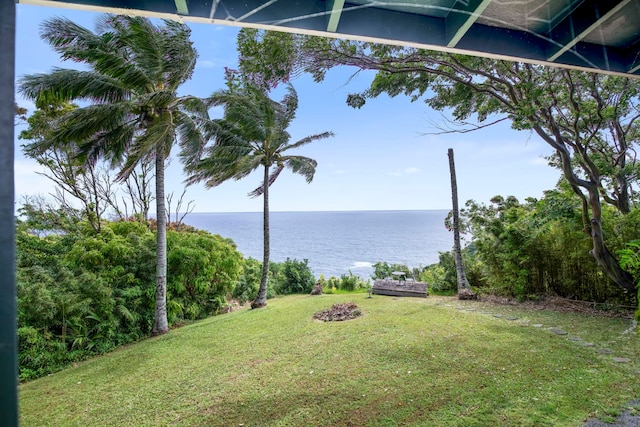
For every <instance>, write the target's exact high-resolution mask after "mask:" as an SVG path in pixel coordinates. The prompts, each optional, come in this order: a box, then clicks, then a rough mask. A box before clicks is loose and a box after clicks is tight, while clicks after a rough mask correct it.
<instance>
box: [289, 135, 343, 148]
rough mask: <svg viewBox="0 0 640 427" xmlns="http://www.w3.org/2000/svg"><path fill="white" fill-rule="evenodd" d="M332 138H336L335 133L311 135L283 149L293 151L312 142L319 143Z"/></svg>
mask: <svg viewBox="0 0 640 427" xmlns="http://www.w3.org/2000/svg"><path fill="white" fill-rule="evenodd" d="M332 136H335V135H334V133H333V132H322V133H317V134H315V135H310V136H307V137H304V138H302V139H300V140H298V141H296V142H294V143H292V144H287V145H286V146H285V147H283V150H282V151H286V150H292V149H294V148H298V147H302V146H303V145H306V144H309V143H310V142H313V141H317V140H319V139H326V138H329V137H332Z"/></svg>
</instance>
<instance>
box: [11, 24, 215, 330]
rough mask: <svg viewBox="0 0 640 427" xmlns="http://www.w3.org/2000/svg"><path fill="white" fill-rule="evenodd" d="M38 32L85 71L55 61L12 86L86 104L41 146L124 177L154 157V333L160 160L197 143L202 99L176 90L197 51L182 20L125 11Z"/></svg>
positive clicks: (159, 303) (162, 302)
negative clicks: (101, 163)
mask: <svg viewBox="0 0 640 427" xmlns="http://www.w3.org/2000/svg"><path fill="white" fill-rule="evenodd" d="M41 36H42V38H43V39H44V40H45V41H47V42H48V43H49V44H50V45H51V46H52V47H53V49H54V50H56V51H57V52H58V53H59V54H60V56H61V58H62V59H64V60H73V61H75V62H79V63H83V64H85V65H86V66H88V70H81V71H79V70H72V69H61V68H56V69H54V70H53V71H52V72H51V73H50V74H33V75H28V76H24V77H23V78H22V79H21V80H20V82H19V90H20V92H21V93H22V94H23V95H25V96H26V97H28V98H30V99H33V100H36V102H37V104H40V105H46V104H47V103H54V102H55V103H58V102H71V101H81V103H82V102H83V103H85V104H87V103H88V105H87V106H85V107H82V108H78V109H76V110H73V111H71V112H69V113H68V114H65V115H64V116H63V117H61V118H60V119H59V120H58V121H56V122H55V123H53V127H54V131H53V132H52V135H51V137H50V138H48V139H47V140H46V141H43V142H42V144H41V149H42V150H43V151H44V150H47V149H48V148H51V147H62V146H67V147H69V146H71V147H73V148H74V149H75V150H76V153H77V156H78V157H79V158H81V159H83V160H85V161H87V162H89V163H94V162H96V161H97V160H98V159H100V158H104V159H106V160H108V161H110V162H111V164H112V166H114V167H115V166H117V167H118V168H119V174H118V178H119V179H120V180H125V179H126V178H127V177H128V176H129V174H131V172H132V171H133V170H134V168H135V167H136V165H138V164H140V163H142V162H154V165H155V185H156V219H157V242H156V246H157V264H156V290H155V320H154V325H153V330H152V333H153V334H154V335H158V334H163V333H165V332H168V330H169V326H168V322H167V304H166V283H167V277H166V276H167V262H166V218H167V216H166V213H165V204H164V203H165V196H164V169H165V160H166V159H167V158H168V157H169V155H170V152H171V148H172V147H173V145H174V144H176V143H179V144H181V145H183V144H187V143H189V144H201V143H202V133H201V131H200V127H199V125H200V123H201V122H202V121H203V120H207V119H208V113H207V105H206V103H205V102H204V101H203V100H201V99H199V98H196V97H193V96H178V95H177V90H178V87H179V86H180V85H181V84H182V83H184V82H185V81H187V80H188V79H189V78H190V77H191V75H192V73H193V69H194V67H195V63H196V58H197V53H196V50H195V49H194V47H193V45H192V43H191V41H190V40H189V36H190V29H189V28H188V27H187V26H185V25H184V24H181V23H177V22H173V21H163V25H160V26H156V25H154V24H153V23H152V22H151V21H150V20H148V19H146V18H141V17H130V16H114V15H104V16H102V17H101V18H100V19H99V21H98V25H97V30H96V32H95V33H94V32H92V31H90V30H88V29H86V28H84V27H81V26H79V25H76V24H74V23H73V22H72V21H70V20H68V19H64V18H55V19H52V20H49V21H46V22H45V23H44V24H43V25H42V30H41Z"/></svg>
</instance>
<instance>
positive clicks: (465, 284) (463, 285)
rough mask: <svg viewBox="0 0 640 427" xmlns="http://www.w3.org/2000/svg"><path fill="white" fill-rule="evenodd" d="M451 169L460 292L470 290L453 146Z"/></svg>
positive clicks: (454, 234)
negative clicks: (461, 227) (466, 271)
mask: <svg viewBox="0 0 640 427" xmlns="http://www.w3.org/2000/svg"><path fill="white" fill-rule="evenodd" d="M448 154H449V171H450V173H451V200H452V203H453V251H454V254H455V260H456V276H457V278H458V294H460V291H462V290H463V289H467V290H470V289H471V286H469V281H468V280H467V276H466V275H465V274H464V268H463V267H462V249H461V247H460V215H459V211H458V182H457V180H456V166H455V163H454V161H453V148H449V151H448Z"/></svg>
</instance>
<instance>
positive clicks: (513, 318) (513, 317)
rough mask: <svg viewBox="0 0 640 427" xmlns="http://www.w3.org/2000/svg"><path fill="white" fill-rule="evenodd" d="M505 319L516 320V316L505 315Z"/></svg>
mask: <svg viewBox="0 0 640 427" xmlns="http://www.w3.org/2000/svg"><path fill="white" fill-rule="evenodd" d="M505 319H507V320H518V316H507V317H505Z"/></svg>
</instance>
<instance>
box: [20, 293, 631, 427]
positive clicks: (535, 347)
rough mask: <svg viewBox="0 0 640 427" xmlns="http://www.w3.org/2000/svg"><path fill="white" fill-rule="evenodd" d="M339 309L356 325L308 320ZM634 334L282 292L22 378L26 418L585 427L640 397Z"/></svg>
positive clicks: (543, 315)
mask: <svg viewBox="0 0 640 427" xmlns="http://www.w3.org/2000/svg"><path fill="white" fill-rule="evenodd" d="M346 301H353V302H355V303H356V304H358V306H360V307H361V309H362V311H363V313H364V315H363V316H361V317H359V318H357V319H355V320H351V321H347V322H329V323H322V322H319V321H315V320H313V319H312V315H313V314H314V313H315V312H317V311H321V310H324V309H328V308H329V307H330V306H331V305H332V304H334V303H336V302H346ZM463 307H466V308H468V309H472V308H473V309H475V310H476V311H470V310H461V308H463ZM494 314H502V315H503V317H501V318H497V317H494ZM514 317H518V318H517V319H513V318H514ZM508 319H511V320H508ZM533 324H542V325H543V326H542V327H534V326H533ZM629 324H630V322H629V320H620V319H605V318H594V317H589V316H585V315H580V314H573V313H571V314H566V313H553V312H547V311H539V310H525V309H522V308H516V307H510V306H509V307H506V306H492V305H485V304H481V303H473V302H466V303H463V302H458V301H457V300H455V299H451V298H441V297H429V298H427V299H413V298H406V299H400V298H392V297H382V296H374V297H373V298H367V295H366V294H353V295H323V296H318V297H310V296H293V297H286V298H279V299H275V300H269V305H268V307H266V308H264V309H259V310H248V309H242V310H240V311H237V312H234V313H231V314H225V315H221V316H218V317H214V318H211V319H207V320H204V321H201V322H198V323H195V324H192V325H189V326H185V327H183V328H179V329H176V330H173V331H171V332H170V333H169V334H168V335H165V336H162V337H158V338H154V339H149V340H146V341H144V342H141V343H138V344H135V345H131V346H128V347H126V348H122V349H120V350H118V351H115V352H113V353H110V354H108V355H106V356H103V357H99V358H96V359H93V360H90V361H87V362H84V363H81V364H79V365H78V366H76V367H73V368H70V369H67V370H65V371H63V372H59V373H57V374H54V375H51V376H49V377H45V378H41V379H39V380H36V381H33V382H29V383H26V384H23V385H21V386H20V412H21V423H22V425H24V426H83V427H84V426H163V425H171V426H173V425H179V426H367V425H371V426H399V425H414V426H579V425H581V424H582V422H583V421H584V420H585V419H586V418H587V417H589V416H594V415H597V416H600V417H604V418H606V416H607V415H615V414H616V410H618V409H620V408H624V406H625V404H626V403H627V402H629V401H631V400H632V399H634V398H637V397H639V396H640V363H639V362H638V361H639V356H640V344H639V342H638V337H637V334H635V333H628V334H622V332H623V331H624V330H625V329H627V328H628V327H629ZM552 326H555V327H558V328H562V329H564V330H565V331H567V332H568V335H567V336H559V335H556V334H553V333H551V332H550V331H549V330H548V328H549V327H552ZM569 338H572V339H578V338H580V339H581V340H584V342H591V343H593V344H594V346H593V347H588V346H585V345H583V344H584V342H580V341H571V340H570V339H569ZM603 349H609V350H611V351H613V354H601V353H600V351H602V350H603ZM614 357H625V358H630V359H631V362H630V363H616V362H615V361H614Z"/></svg>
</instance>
